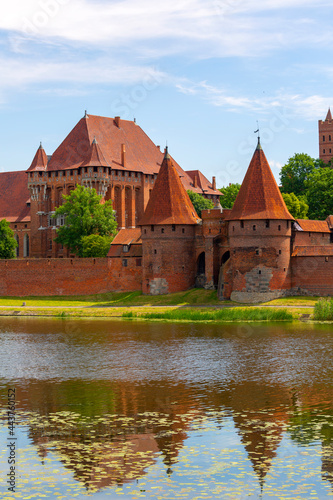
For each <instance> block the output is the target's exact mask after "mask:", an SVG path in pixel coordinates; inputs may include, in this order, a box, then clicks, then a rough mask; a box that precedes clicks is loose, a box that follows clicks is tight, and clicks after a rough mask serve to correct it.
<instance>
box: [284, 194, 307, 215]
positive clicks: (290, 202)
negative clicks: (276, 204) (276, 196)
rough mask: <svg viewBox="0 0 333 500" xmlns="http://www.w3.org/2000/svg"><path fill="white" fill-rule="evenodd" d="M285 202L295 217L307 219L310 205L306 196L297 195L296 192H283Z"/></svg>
mask: <svg viewBox="0 0 333 500" xmlns="http://www.w3.org/2000/svg"><path fill="white" fill-rule="evenodd" d="M282 197H283V199H284V202H285V204H286V205H287V208H288V210H289V212H290V213H291V215H292V216H293V217H295V219H307V213H308V210H309V205H308V204H307V203H306V199H305V197H304V196H299V197H297V196H296V195H295V193H290V194H289V193H282Z"/></svg>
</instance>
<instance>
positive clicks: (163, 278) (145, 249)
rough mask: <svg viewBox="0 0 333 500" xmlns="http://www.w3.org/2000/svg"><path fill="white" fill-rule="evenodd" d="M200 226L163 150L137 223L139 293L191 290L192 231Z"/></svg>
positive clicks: (194, 267)
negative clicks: (149, 193)
mask: <svg viewBox="0 0 333 500" xmlns="http://www.w3.org/2000/svg"><path fill="white" fill-rule="evenodd" d="M199 222H200V219H199V218H198V216H197V214H196V212H195V210H194V207H193V205H192V203H191V200H190V198H189V197H188V194H187V193H186V191H185V188H184V186H183V184H182V181H181V180H180V177H179V174H178V173H177V171H176V169H175V167H174V164H173V161H172V159H171V157H170V155H169V153H168V150H167V148H166V151H165V155H164V159H163V162H162V165H161V168H160V171H159V173H158V175H157V178H156V182H155V185H154V187H153V190H152V192H151V196H150V198H149V201H148V205H147V208H146V210H145V213H144V215H143V217H142V219H141V221H140V222H139V225H140V226H141V235H142V291H143V293H145V294H151V295H159V294H164V293H172V292H179V291H182V290H187V289H188V288H191V287H193V286H194V282H195V274H196V262H195V229H196V226H197V224H198V223H199Z"/></svg>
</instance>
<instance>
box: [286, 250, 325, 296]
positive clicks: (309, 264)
mask: <svg viewBox="0 0 333 500" xmlns="http://www.w3.org/2000/svg"><path fill="white" fill-rule="evenodd" d="M291 262H292V272H293V279H292V286H293V288H294V289H298V288H299V289H300V293H302V294H303V293H308V294H310V295H333V257H329V256H320V257H312V256H310V257H292V258H291Z"/></svg>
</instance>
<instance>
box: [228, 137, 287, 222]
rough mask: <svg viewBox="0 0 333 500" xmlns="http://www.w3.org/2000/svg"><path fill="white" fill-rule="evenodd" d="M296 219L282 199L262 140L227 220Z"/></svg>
mask: <svg viewBox="0 0 333 500" xmlns="http://www.w3.org/2000/svg"><path fill="white" fill-rule="evenodd" d="M248 219H252V220H261V219H282V220H283V219H284V220H294V218H293V217H292V215H290V213H289V211H288V209H287V207H286V204H285V202H284V200H283V198H282V195H281V192H280V189H279V186H278V185H277V183H276V180H275V178H274V175H273V173H272V171H271V169H270V166H269V164H268V161H267V159H266V156H265V153H264V152H263V150H262V147H261V145H260V140H259V139H258V146H257V148H256V150H255V152H254V155H253V157H252V160H251V163H250V165H249V168H248V169H247V172H246V175H245V177H244V180H243V184H242V186H241V188H240V190H239V193H238V195H237V198H236V200H235V203H234V206H233V208H232V210H231V212H230V214H229V216H228V217H227V220H248Z"/></svg>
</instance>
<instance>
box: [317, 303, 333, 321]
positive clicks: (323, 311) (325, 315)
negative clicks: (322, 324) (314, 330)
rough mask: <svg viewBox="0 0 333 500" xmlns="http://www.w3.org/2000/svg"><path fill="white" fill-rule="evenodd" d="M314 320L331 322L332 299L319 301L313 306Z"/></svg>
mask: <svg viewBox="0 0 333 500" xmlns="http://www.w3.org/2000/svg"><path fill="white" fill-rule="evenodd" d="M314 319H315V320H316V321H333V299H331V298H330V299H321V300H318V302H317V303H316V304H315V308H314Z"/></svg>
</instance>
